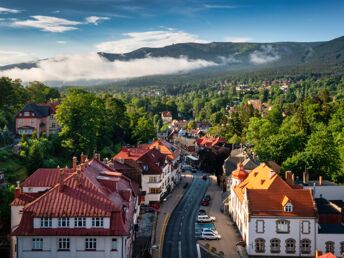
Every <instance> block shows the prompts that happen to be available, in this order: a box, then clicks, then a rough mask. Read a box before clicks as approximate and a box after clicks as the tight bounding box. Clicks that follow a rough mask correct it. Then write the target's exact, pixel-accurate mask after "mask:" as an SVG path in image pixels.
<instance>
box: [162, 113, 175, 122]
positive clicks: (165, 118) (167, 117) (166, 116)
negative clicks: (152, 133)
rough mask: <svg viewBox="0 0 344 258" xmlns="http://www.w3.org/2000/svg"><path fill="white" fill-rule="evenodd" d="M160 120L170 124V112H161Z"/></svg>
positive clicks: (171, 118)
mask: <svg viewBox="0 0 344 258" xmlns="http://www.w3.org/2000/svg"><path fill="white" fill-rule="evenodd" d="M161 119H162V121H163V122H164V123H171V122H172V120H173V117H172V112H171V111H163V112H161Z"/></svg>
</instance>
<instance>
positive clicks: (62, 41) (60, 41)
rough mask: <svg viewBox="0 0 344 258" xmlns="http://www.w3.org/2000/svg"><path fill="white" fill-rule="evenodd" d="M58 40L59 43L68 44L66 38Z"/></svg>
mask: <svg viewBox="0 0 344 258" xmlns="http://www.w3.org/2000/svg"><path fill="white" fill-rule="evenodd" d="M56 42H57V43H59V44H67V41H64V40H58V41H56Z"/></svg>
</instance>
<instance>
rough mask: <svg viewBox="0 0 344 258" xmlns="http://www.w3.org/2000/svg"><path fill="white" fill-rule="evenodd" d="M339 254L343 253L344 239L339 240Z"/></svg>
mask: <svg viewBox="0 0 344 258" xmlns="http://www.w3.org/2000/svg"><path fill="white" fill-rule="evenodd" d="M340 254H341V255H343V254H344V241H343V242H340Z"/></svg>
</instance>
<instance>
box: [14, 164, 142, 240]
mask: <svg viewBox="0 0 344 258" xmlns="http://www.w3.org/2000/svg"><path fill="white" fill-rule="evenodd" d="M129 190H130V195H131V196H133V197H136V196H137V194H138V191H139V190H138V185H137V184H136V183H135V182H132V181H131V180H130V179H128V178H126V177H125V176H123V175H122V174H121V173H118V172H116V171H115V170H113V169H111V168H109V167H108V166H106V165H104V164H103V163H102V162H100V161H98V160H95V159H94V160H92V161H90V162H89V163H88V165H87V166H86V168H84V170H83V171H82V172H80V173H79V174H78V173H77V172H75V173H72V174H67V175H66V178H65V179H64V181H63V189H62V191H61V190H60V184H56V185H55V186H54V187H53V188H51V189H50V190H49V191H48V192H46V193H44V194H43V195H42V196H40V197H38V198H37V199H36V200H34V201H32V202H31V203H29V204H27V205H26V206H25V207H24V209H23V211H24V214H23V219H22V221H21V223H20V225H19V227H18V228H17V229H16V230H15V231H14V233H13V234H14V235H56V234H57V233H61V234H67V235H68V234H76V235H78V234H79V235H80V234H82V235H90V234H95V235H98V234H99V235H111V234H114V233H115V234H119V235H127V234H128V232H129V230H130V229H129V228H130V225H129V224H130V223H131V221H132V219H133V212H134V208H135V207H134V206H135V203H134V198H132V199H131V200H130V201H129V199H128V198H129V195H128V193H129V192H128V191H129ZM124 207H128V211H129V212H127V213H125V211H124V210H123V208H124ZM124 214H125V215H124ZM123 216H124V217H125V219H123ZM33 217H110V224H111V228H110V230H109V229H91V230H88V229H83V231H82V232H79V231H78V230H74V229H33V228H32V218H33ZM28 221H31V222H30V223H29V225H27V223H28ZM30 225H31V226H30ZM62 232H63V233H62Z"/></svg>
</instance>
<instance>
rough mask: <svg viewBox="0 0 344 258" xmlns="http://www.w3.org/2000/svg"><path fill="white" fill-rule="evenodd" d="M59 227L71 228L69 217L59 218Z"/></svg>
mask: <svg viewBox="0 0 344 258" xmlns="http://www.w3.org/2000/svg"><path fill="white" fill-rule="evenodd" d="M58 227H59V228H69V218H59V222H58Z"/></svg>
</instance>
